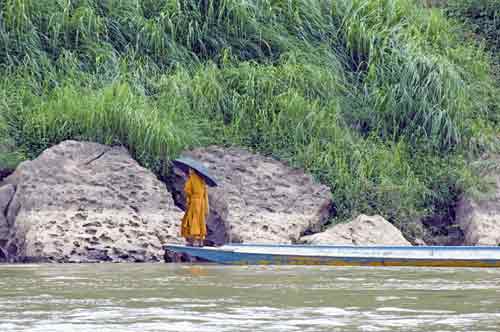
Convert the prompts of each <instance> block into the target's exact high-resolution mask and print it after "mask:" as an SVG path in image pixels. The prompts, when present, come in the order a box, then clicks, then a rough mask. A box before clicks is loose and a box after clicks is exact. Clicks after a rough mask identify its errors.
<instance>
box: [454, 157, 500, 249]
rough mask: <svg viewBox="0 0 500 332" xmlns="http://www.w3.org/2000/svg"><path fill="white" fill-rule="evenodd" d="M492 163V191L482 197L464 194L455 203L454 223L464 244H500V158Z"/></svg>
mask: <svg viewBox="0 0 500 332" xmlns="http://www.w3.org/2000/svg"><path fill="white" fill-rule="evenodd" d="M494 163H495V165H494V167H493V170H492V172H491V173H492V174H490V176H491V177H492V179H493V183H494V188H493V192H492V193H491V194H490V195H487V197H486V198H483V199H477V198H476V199H475V198H470V197H465V196H464V197H462V198H461V199H460V201H459V203H458V205H457V210H456V223H457V224H458V225H459V226H460V228H461V229H462V230H463V232H464V236H465V243H464V244H465V245H472V246H482V245H490V246H498V245H500V159H499V158H497V159H496V160H494Z"/></svg>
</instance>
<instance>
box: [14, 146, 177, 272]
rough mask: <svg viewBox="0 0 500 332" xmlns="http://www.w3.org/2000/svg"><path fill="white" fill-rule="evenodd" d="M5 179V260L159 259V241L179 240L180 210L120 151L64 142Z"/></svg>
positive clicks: (160, 185) (159, 185)
mask: <svg viewBox="0 0 500 332" xmlns="http://www.w3.org/2000/svg"><path fill="white" fill-rule="evenodd" d="M6 182H7V183H11V184H13V185H15V186H16V192H15V195H14V197H13V199H12V201H11V203H10V204H9V208H8V211H7V222H8V224H9V225H10V227H11V232H10V233H11V239H10V248H11V249H10V252H11V253H10V257H9V259H10V260H17V261H22V260H25V261H26V260H28V261H30V260H31V261H32V260H48V261H55V262H95V261H113V262H117V261H118V262H120V261H134V262H136V261H161V260H163V254H164V250H163V249H162V244H164V243H165V242H167V241H168V242H179V241H180V239H179V237H178V233H179V223H180V219H181V217H182V211H181V210H180V209H179V208H178V207H176V206H175V205H174V202H173V199H172V196H171V194H170V193H169V192H168V191H167V189H166V187H165V185H164V184H163V183H162V182H160V181H159V180H158V179H157V178H156V177H155V176H154V175H153V174H152V173H151V172H149V171H147V170H146V169H144V168H143V167H141V166H140V165H139V164H138V163H137V162H136V161H134V160H133V159H132V158H131V157H130V155H129V154H128V153H127V151H126V150H125V149H124V148H120V147H113V148H110V147H107V146H104V145H100V144H96V143H89V142H76V141H66V142H63V143H61V144H59V145H57V146H54V147H52V148H50V149H48V150H46V151H44V152H43V153H42V154H41V155H40V156H39V157H38V158H37V159H35V160H33V161H27V162H24V163H22V164H20V165H19V166H18V168H17V170H16V171H15V172H14V174H12V175H11V176H9V177H8V178H6ZM12 248H14V249H15V250H13V249H12Z"/></svg>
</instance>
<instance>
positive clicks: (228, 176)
mask: <svg viewBox="0 0 500 332" xmlns="http://www.w3.org/2000/svg"><path fill="white" fill-rule="evenodd" d="M183 156H186V157H191V158H193V159H196V160H199V161H201V162H202V163H203V164H204V165H205V166H206V167H207V168H208V169H209V171H210V172H211V173H212V175H213V176H214V177H215V178H216V179H217V181H218V183H219V186H218V187H215V188H210V189H209V201H210V202H209V205H210V215H209V218H208V220H207V227H208V231H209V235H208V237H207V239H208V240H209V241H212V242H215V243H217V244H222V242H229V241H231V242H254V243H256V242H260V243H291V242H295V241H297V240H298V239H299V238H300V237H301V236H302V235H304V234H305V233H308V232H315V231H319V230H320V229H321V227H322V225H324V223H325V222H326V221H327V219H328V217H329V212H330V207H331V203H332V202H331V196H332V195H331V192H330V190H329V189H328V187H326V186H324V185H320V184H318V183H315V181H314V180H313V178H312V177H311V176H310V175H306V174H304V172H303V171H301V170H298V169H293V168H290V167H288V166H286V165H285V164H283V163H282V162H279V161H276V160H274V159H271V158H267V157H264V156H260V155H256V154H252V153H250V152H248V151H245V150H242V149H236V148H227V149H225V148H220V147H208V148H201V149H196V150H193V151H189V152H186V153H184V154H183ZM184 181H185V178H184V173H183V172H180V171H176V172H174V174H173V178H172V179H171V180H170V187H171V191H172V192H173V194H174V199H175V200H176V202H178V203H179V204H180V205H182V204H183V202H184V197H183V186H184ZM212 237H216V238H215V239H213V238H212Z"/></svg>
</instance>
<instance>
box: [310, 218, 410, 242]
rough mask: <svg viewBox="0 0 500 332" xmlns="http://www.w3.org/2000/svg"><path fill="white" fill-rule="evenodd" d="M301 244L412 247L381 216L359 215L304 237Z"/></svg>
mask: <svg viewBox="0 0 500 332" xmlns="http://www.w3.org/2000/svg"><path fill="white" fill-rule="evenodd" d="M300 242H302V243H306V244H330V245H355V246H370V245H388V246H410V245H411V243H410V242H408V241H407V240H406V239H405V238H404V237H403V235H402V234H401V232H400V231H399V230H398V229H397V228H396V227H394V226H393V225H392V224H391V223H390V222H388V221H387V220H385V219H384V218H382V217H381V216H378V215H376V216H366V215H363V214H362V215H359V216H358V217H357V218H355V219H354V220H352V221H350V222H347V223H342V224H337V225H335V226H333V227H330V228H329V229H327V230H326V231H324V232H321V233H317V234H313V235H308V236H304V237H302V238H301V239H300Z"/></svg>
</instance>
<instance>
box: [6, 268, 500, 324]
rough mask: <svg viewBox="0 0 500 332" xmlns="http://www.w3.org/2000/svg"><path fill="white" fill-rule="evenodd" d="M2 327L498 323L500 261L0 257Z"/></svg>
mask: <svg viewBox="0 0 500 332" xmlns="http://www.w3.org/2000/svg"><path fill="white" fill-rule="evenodd" d="M0 331H2V332H3V331H40V332H41V331H43V332H49V331H50V332H58V331H92V332H98V331H99V332H102V331H138V332H139V331H141V332H142V331H148V332H149V331H205V332H211V331H287V332H288V331H328V332H332V331H391V332H392V331H419V332H420V331H426V332H437V331H439V332H444V331H450V332H456V331H467V332H472V331H478V332H479V331H492V332H498V331H500V269H498V270H492V269H436V268H435V269H427V268H343V267H342V268H337V267H255V266H254V267H225V266H214V265H175V264H135V265H132V264H94V265H0Z"/></svg>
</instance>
